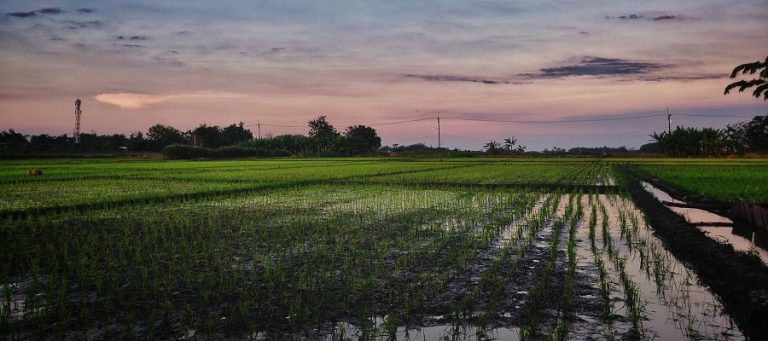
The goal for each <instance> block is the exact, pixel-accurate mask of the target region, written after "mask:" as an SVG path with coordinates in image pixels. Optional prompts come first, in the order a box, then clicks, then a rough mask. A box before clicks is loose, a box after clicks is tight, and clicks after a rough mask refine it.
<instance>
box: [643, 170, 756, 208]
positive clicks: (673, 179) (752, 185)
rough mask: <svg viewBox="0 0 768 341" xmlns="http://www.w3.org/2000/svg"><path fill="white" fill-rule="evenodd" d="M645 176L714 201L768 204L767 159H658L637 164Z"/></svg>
mask: <svg viewBox="0 0 768 341" xmlns="http://www.w3.org/2000/svg"><path fill="white" fill-rule="evenodd" d="M634 167H635V168H636V169H638V170H639V171H641V172H642V173H645V174H648V175H654V176H657V177H659V178H660V179H661V180H662V181H664V182H667V183H668V184H670V185H673V186H676V187H679V188H682V189H685V190H688V191H691V192H695V193H698V194H701V195H704V196H707V197H710V198H714V199H718V200H723V201H728V202H734V201H748V202H757V203H768V160H766V159H754V160H752V159H735V160H729V159H715V160H713V159H692V160H688V159H658V160H657V161H640V162H635V163H634Z"/></svg>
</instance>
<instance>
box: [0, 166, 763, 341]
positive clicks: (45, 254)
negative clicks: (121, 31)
mask: <svg viewBox="0 0 768 341" xmlns="http://www.w3.org/2000/svg"><path fill="white" fill-rule="evenodd" d="M614 162H616V163H624V162H625V160H614V161H611V160H598V159H565V158H564V159H543V158H541V159H536V158H510V159H503V158H499V159H482V158H481V159H446V160H437V159H436V160H420V159H417V160H398V159H395V160H388V159H296V160H253V161H251V160H238V161H197V162H195V161H110V160H102V161H90V160H88V161H84V160H42V161H39V160H35V161H30V160H25V161H5V162H3V163H2V164H0V189H1V190H2V191H1V193H2V196H0V224H1V225H2V226H1V227H0V245H1V246H2V247H0V338H3V339H9V340H26V339H105V340H107V339H109V340H111V339H162V340H167V339H224V338H226V339H241V340H268V339H310V340H347V339H366V340H368V339H401V340H438V339H449V340H456V339H473V340H486V339H504V340H509V339H521V340H528V339H543V338H550V339H558V340H564V339H654V338H657V339H663V340H678V339H679V340H682V339H744V338H745V337H749V336H750V335H748V334H746V332H745V331H744V330H743V328H742V327H741V326H740V325H739V324H738V323H737V322H738V321H737V320H735V317H734V316H733V314H732V313H731V311H728V310H727V309H725V308H724V305H723V303H722V301H723V300H722V298H721V297H719V296H718V295H716V294H714V293H713V292H712V291H711V290H710V289H709V288H708V287H707V286H706V285H704V284H702V283H701V281H700V280H699V277H698V275H697V273H696V272H695V271H693V270H692V269H690V268H689V267H687V265H686V264H684V263H683V262H681V261H679V260H678V259H677V258H675V256H674V255H672V254H671V253H670V252H669V251H668V250H667V246H666V245H665V243H664V242H663V241H662V240H660V239H659V238H658V237H657V236H656V235H655V234H654V226H652V225H651V224H650V223H649V222H648V221H647V219H646V217H645V215H644V214H643V212H641V211H640V210H639V209H638V207H637V206H636V205H635V204H634V203H633V201H632V200H631V199H630V198H629V196H628V195H627V193H626V192H627V191H626V188H625V186H624V185H623V181H622V180H621V176H620V175H619V174H617V173H615V171H614V168H613V167H612V164H613V163H614ZM766 164H767V163H765V162H763V163H758V162H753V161H749V162H743V165H742V164H741V163H737V165H736V166H729V165H726V164H724V163H722V164H721V163H717V162H714V163H713V164H710V163H706V162H701V163H690V164H689V163H686V162H680V163H675V162H667V161H663V160H657V161H656V162H655V163H654V162H652V161H648V160H646V161H643V162H641V163H639V164H638V165H637V166H636V167H638V168H640V169H642V170H643V171H648V172H654V173H656V174H659V176H660V177H663V178H664V179H669V181H670V182H672V183H675V184H680V186H682V187H686V188H690V189H691V190H697V189H701V191H702V192H703V193H705V194H710V195H712V196H716V197H719V198H723V199H728V198H736V197H739V198H741V197H749V198H752V199H755V200H762V201H765V200H764V199H765V198H766V191H768V189H766V187H764V185H755V181H762V180H761V179H763V178H765V176H766V172H764V171H763V170H765V169H766ZM32 167H36V168H40V169H42V170H43V172H44V175H43V176H27V175H26V170H27V169H28V168H32ZM728 167H738V169H739V171H738V172H733V171H731V170H729V169H728ZM680 169H683V171H680ZM701 169H706V170H707V171H706V172H702V171H701ZM680 174H683V175H680ZM686 174H687V175H686ZM703 174H704V175H703ZM707 176H709V178H708V177H707ZM712 177H715V178H717V179H727V180H725V181H729V182H731V181H732V182H731V183H733V184H739V185H735V186H730V187H742V188H739V189H735V190H729V189H728V188H730V187H729V186H724V187H722V189H720V188H714V189H712V188H711V187H709V186H706V185H704V184H705V183H706V182H707V181H713V180H712ZM741 184H743V185H744V186H742V185H741ZM697 186H698V187H697ZM745 334H746V335H745Z"/></svg>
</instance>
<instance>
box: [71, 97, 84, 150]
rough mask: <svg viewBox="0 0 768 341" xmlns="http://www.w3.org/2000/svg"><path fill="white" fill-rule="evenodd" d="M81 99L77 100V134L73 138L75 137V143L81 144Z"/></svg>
mask: <svg viewBox="0 0 768 341" xmlns="http://www.w3.org/2000/svg"><path fill="white" fill-rule="evenodd" d="M80 103H82V102H81V101H80V99H79V98H78V99H76V100H75V132H74V134H73V136H74V137H75V143H80V114H82V113H83V112H82V111H80Z"/></svg>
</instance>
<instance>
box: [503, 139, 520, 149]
mask: <svg viewBox="0 0 768 341" xmlns="http://www.w3.org/2000/svg"><path fill="white" fill-rule="evenodd" d="M516 144H517V139H516V138H515V137H514V136H512V137H507V138H505V139H504V149H506V150H507V151H508V152H512V149H514V148H515V145H516Z"/></svg>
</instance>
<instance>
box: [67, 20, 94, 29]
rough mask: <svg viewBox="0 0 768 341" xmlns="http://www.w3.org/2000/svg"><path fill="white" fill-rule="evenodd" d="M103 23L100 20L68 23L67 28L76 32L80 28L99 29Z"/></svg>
mask: <svg viewBox="0 0 768 341" xmlns="http://www.w3.org/2000/svg"><path fill="white" fill-rule="evenodd" d="M101 25H102V23H101V21H99V20H89V21H67V22H66V27H67V28H68V29H70V30H76V29H80V28H99V27H101Z"/></svg>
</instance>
